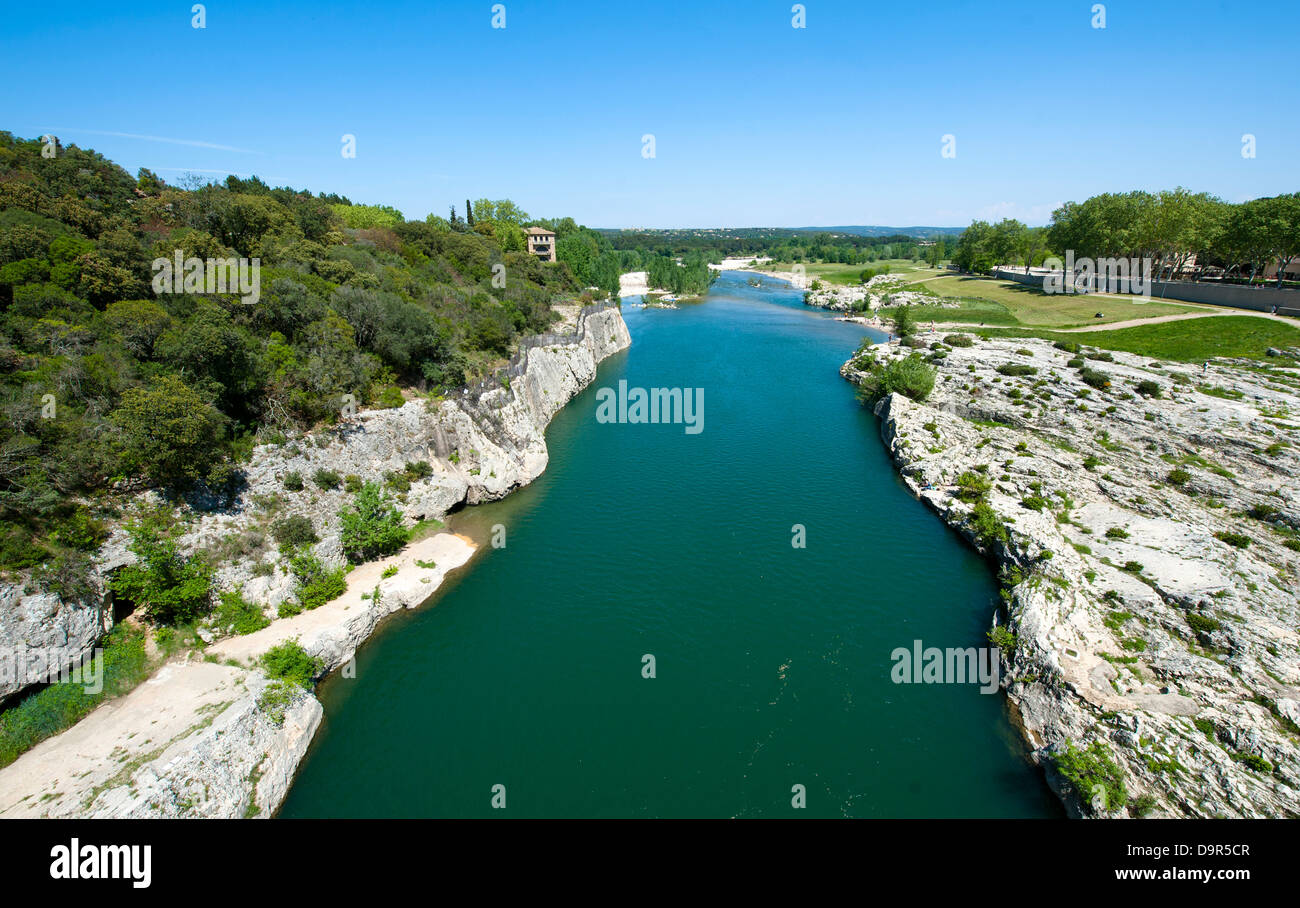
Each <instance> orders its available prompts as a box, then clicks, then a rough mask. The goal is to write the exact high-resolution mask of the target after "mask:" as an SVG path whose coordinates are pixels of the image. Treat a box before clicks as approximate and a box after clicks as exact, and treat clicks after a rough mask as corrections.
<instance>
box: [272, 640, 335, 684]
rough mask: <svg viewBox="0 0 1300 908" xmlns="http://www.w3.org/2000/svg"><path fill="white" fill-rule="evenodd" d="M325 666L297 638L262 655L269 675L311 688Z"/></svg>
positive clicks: (275, 678)
mask: <svg viewBox="0 0 1300 908" xmlns="http://www.w3.org/2000/svg"><path fill="white" fill-rule="evenodd" d="M324 667H325V666H324V663H322V662H321V661H320V660H319V659H317V658H316V657H314V656H309V655H307V651H306V650H304V649H303V648H302V645H301V644H300V643H298V641H297V640H286V641H285V642H284V643H281V644H280V645H279V646H273V647H271V649H269V650H267V651H266V654H265V655H263V656H262V668H263V669H264V670H265V671H266V674H267V676H268V677H270V678H271V679H273V680H276V681H287V682H289V683H290V684H297V685H298V686H299V687H305V688H310V687H311V686H312V682H313V681H314V680H315V679H316V676H317V675H318V674H320V673H321V670H322V669H324Z"/></svg>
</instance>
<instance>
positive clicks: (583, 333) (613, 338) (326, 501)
mask: <svg viewBox="0 0 1300 908" xmlns="http://www.w3.org/2000/svg"><path fill="white" fill-rule="evenodd" d="M559 338H560V339H559V340H558V341H556V342H555V343H548V344H545V345H536V346H528V347H526V349H524V350H523V351H522V353H521V354H520V356H519V357H518V359H517V361H516V363H515V364H514V366H513V367H512V369H511V370H510V371H511V372H512V373H514V374H513V377H511V379H510V383H509V385H508V387H500V386H495V385H493V386H490V387H488V388H487V389H475V390H466V391H463V392H462V393H459V394H457V395H454V396H453V397H449V398H446V399H442V400H438V399H434V398H417V399H414V400H408V401H407V402H406V403H405V404H404V405H403V406H401V407H398V408H395V409H391V410H372V411H366V412H362V413H360V414H358V415H357V416H356V417H355V418H352V419H348V420H345V422H344V423H343V424H342V425H340V426H339V427H337V428H335V429H332V430H329V431H327V432H323V433H318V434H317V435H316V436H314V437H308V438H302V439H298V440H295V441H293V442H291V443H287V444H285V445H266V446H263V447H260V448H258V449H257V451H256V452H255V454H254V457H253V459H252V461H251V462H250V463H249V464H248V465H247V466H246V468H245V476H246V479H247V487H246V490H245V491H244V492H243V494H242V495H241V496H240V499H239V501H238V502H236V503H235V505H234V506H233V507H230V508H227V509H224V510H219V511H214V512H212V513H209V514H205V515H202V516H201V517H200V519H199V520H198V522H197V524H196V526H195V528H194V529H193V530H192V531H191V532H190V533H189V534H188V535H187V537H186V544H187V545H188V546H189V547H191V548H193V549H199V548H210V547H212V548H219V547H224V548H226V549H232V548H233V551H229V552H228V553H227V555H226V557H224V558H223V559H222V561H223V564H224V566H223V567H222V569H221V571H220V572H219V574H218V577H217V581H218V584H219V585H220V586H221V587H223V588H234V587H239V586H242V587H243V588H244V591H245V596H246V598H249V599H254V598H256V599H261V600H263V601H265V602H267V603H268V604H269V605H278V604H279V603H280V602H281V601H283V600H284V599H286V598H287V597H288V596H289V595H290V593H291V592H292V578H291V577H289V576H287V575H286V574H285V573H284V572H283V570H281V567H280V564H279V558H278V556H277V555H276V553H275V551H274V549H275V545H274V543H273V542H272V541H271V539H270V537H269V529H270V527H271V526H272V525H273V523H274V521H276V520H279V519H282V518H284V517H286V516H290V515H301V516H305V517H308V518H310V519H311V521H312V524H313V525H314V526H315V528H316V532H317V533H318V534H319V536H320V537H321V540H322V541H321V542H320V544H318V545H317V546H316V554H317V555H318V556H319V557H320V558H321V559H322V560H323V561H325V562H326V563H327V564H334V565H337V564H341V563H342V562H343V556H342V551H341V548H340V545H339V539H338V532H339V520H338V512H339V511H340V510H341V509H342V508H343V507H344V506H346V505H347V503H348V502H349V500H350V498H351V496H350V494H349V493H348V492H347V491H346V490H345V489H343V488H341V487H340V488H337V489H333V490H325V489H321V488H319V487H318V486H317V485H316V484H314V483H313V481H312V476H313V475H314V474H315V473H316V472H317V471H318V470H328V471H332V472H334V473H336V474H338V475H339V476H341V477H346V476H349V475H351V476H357V477H359V478H360V479H361V480H363V481H368V482H380V483H382V482H384V479H385V476H386V475H387V474H389V473H400V472H401V471H402V470H403V469H404V468H405V467H406V465H407V464H409V463H413V462H418V461H425V462H427V463H428V464H429V465H430V467H431V469H432V474H431V475H430V476H428V477H427V478H423V479H414V480H412V481H411V485H410V489H409V490H407V491H406V492H404V493H403V494H404V497H405V501H403V502H402V503H401V505H400V507H401V509H402V512H403V515H404V516H405V518H406V521H407V523H414V522H416V521H418V520H422V519H425V518H434V519H437V518H441V517H443V516H445V515H446V513H447V512H448V511H450V510H452V509H453V508H455V507H457V506H458V505H460V504H462V503H464V504H477V503H479V502H482V501H492V500H495V499H498V498H501V497H504V496H505V495H507V494H509V493H510V492H512V491H514V490H515V489H517V488H520V487H521V486H524V485H527V484H528V483H529V482H532V481H533V480H534V479H536V478H537V476H538V475H540V474H541V472H542V471H543V470H544V469H546V463H547V452H546V441H545V431H546V426H547V424H548V423H549V422H550V420H551V417H552V416H554V415H555V413H556V412H557V411H558V410H559V409H560V408H561V407H563V406H564V405H565V404H566V403H568V402H569V400H571V399H572V398H573V396H574V395H575V394H577V393H578V392H579V391H581V390H582V389H584V388H585V387H586V386H587V385H588V384H590V383H591V381H592V379H593V378H595V375H596V368H597V366H599V364H600V362H601V361H602V360H604V359H605V358H606V357H608V356H609V355H610V354H612V353H615V352H617V351H619V350H623V349H625V348H626V347H627V346H628V345H629V344H630V343H631V337H630V336H629V334H628V331H627V325H626V324H624V322H623V317H622V315H621V313H620V312H619V311H618V309H616V308H591V309H587V310H584V311H583V312H582V313H581V314H580V315H579V316H578V317H577V324H576V328H575V330H574V332H573V333H572V334H568V335H559ZM290 473H298V474H299V475H300V476H301V477H302V479H303V482H304V488H303V489H302V490H301V491H297V492H294V491H289V490H287V489H286V488H285V487H284V478H285V477H286V476H287V475H289V474H290ZM259 564H260V565H261V567H259Z"/></svg>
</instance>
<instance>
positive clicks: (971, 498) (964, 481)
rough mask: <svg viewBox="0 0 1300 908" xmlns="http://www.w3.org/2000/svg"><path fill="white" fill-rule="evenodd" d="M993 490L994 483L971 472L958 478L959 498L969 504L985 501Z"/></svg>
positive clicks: (964, 473)
mask: <svg viewBox="0 0 1300 908" xmlns="http://www.w3.org/2000/svg"><path fill="white" fill-rule="evenodd" d="M992 488H993V483H991V482H989V480H987V479H985V478H984V477H983V476H981V475H980V474H978V473H975V472H973V471H971V470H966V471H964V472H963V473H962V474H961V475H960V476H958V477H957V497H958V498H960V499H961V500H962V501H964V502H967V503H968V504H974V503H975V502H977V501H983V500H984V499H985V497H987V496H988V494H989V491H990V490H991V489H992Z"/></svg>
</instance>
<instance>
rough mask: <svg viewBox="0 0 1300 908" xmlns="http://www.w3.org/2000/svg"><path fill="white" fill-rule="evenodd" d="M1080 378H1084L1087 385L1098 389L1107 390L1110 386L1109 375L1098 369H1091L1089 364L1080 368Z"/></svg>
mask: <svg viewBox="0 0 1300 908" xmlns="http://www.w3.org/2000/svg"><path fill="white" fill-rule="evenodd" d="M1079 378H1081V379H1083V383H1084V384H1085V385H1087V386H1088V387H1090V388H1096V389H1097V390H1098V391H1105V390H1106V389H1107V388H1109V387H1110V376H1109V375H1107V374H1106V373H1105V372H1100V371H1098V370H1097V369H1089V368H1088V367H1087V366H1085V367H1084V368H1082V369H1080V370H1079Z"/></svg>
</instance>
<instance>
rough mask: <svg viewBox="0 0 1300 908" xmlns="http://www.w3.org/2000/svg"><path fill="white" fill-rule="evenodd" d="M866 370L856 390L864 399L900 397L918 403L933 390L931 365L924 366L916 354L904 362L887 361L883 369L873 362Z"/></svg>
mask: <svg viewBox="0 0 1300 908" xmlns="http://www.w3.org/2000/svg"><path fill="white" fill-rule="evenodd" d="M868 369H869V371H868V372H867V374H866V376H865V377H864V378H863V380H862V387H861V389H860V391H859V394H860V396H862V397H863V398H864V399H866V400H872V401H874V400H879V399H880V398H882V397H886V396H888V395H890V394H902V395H903V396H904V397H907V398H910V399H911V400H914V401H916V402H917V403H920V402H921V401H924V400H925V399H926V398H927V397H929V396H930V392H931V391H933V390H934V376H935V369H934V366H931V365H929V364H928V363H926V361H925V360H924V358H922V357H921V355H920V354H919V353H913V354H912V355H911V356H908V357H907V358H905V359H895V360H891V361H890V362H889V363H888V365H884V366H881V365H880V364H879V363H878V362H875V361H874V360H873V361H872V362H871V363H870V365H869V366H868Z"/></svg>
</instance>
